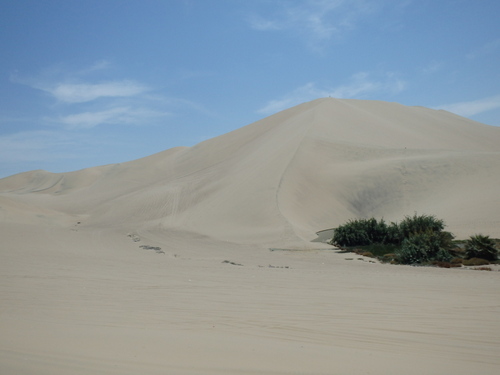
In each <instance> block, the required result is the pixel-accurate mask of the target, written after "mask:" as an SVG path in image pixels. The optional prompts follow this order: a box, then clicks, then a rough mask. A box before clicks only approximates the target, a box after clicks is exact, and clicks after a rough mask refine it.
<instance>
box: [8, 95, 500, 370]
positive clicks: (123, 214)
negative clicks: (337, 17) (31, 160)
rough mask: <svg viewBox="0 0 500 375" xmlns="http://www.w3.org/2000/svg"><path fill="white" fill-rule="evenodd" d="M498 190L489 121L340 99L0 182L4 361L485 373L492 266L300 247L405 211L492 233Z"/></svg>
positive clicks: (491, 361)
mask: <svg viewBox="0 0 500 375" xmlns="http://www.w3.org/2000/svg"><path fill="white" fill-rule="evenodd" d="M498 186H500V128H497V127H492V126H487V125H484V124H480V123H477V122H474V121H471V120H468V119H465V118H462V117H459V116H456V115H454V114H451V113H448V112H445V111H436V110H431V109H427V108H422V107H406V106H403V105H400V104H396V103H386V102H377V101H361V100H338V99H332V98H324V99H318V100H315V101H312V102H308V103H304V104H301V105H299V106H296V107H293V108H290V109H288V110H285V111H283V112H280V113H277V114H275V115H273V116H270V117H268V118H265V119H263V120H261V121H258V122H256V123H253V124H250V125H248V126H246V127H243V128H241V129H238V130H236V131H233V132H231V133H228V134H225V135H222V136H220V137H217V138H214V139H210V140H207V141H205V142H202V143H200V144H198V145H196V146H194V147H189V148H188V147H179V148H174V149H170V150H167V151H164V152H161V153H158V154H155V155H152V156H149V157H146V158H143V159H139V160H135V161H132V162H127V163H121V164H114V165H107V166H102V167H96V168H89V169H85V170H81V171H75V172H69V173H61V174H54V173H49V172H45V171H32V172H27V173H22V174H19V175H15V176H11V177H8V178H5V179H2V180H0V223H1V227H0V228H1V235H2V239H3V241H2V242H3V243H2V250H1V255H0V256H1V257H2V259H1V262H0V281H1V284H0V290H1V293H2V302H1V305H0V308H1V310H0V311H1V314H0V324H1V325H0V327H1V328H2V339H0V370H2V371H1V372H2V373H16V374H35V373H36V374H68V373H71V374H91V373H92V374H95V373H100V374H128V373H130V374H137V373H144V374H165V373H167V374H224V373H227V374H254V373H255V374H257V373H266V374H291V373H294V374H345V373H349V374H365V373H372V374H401V373H404V374H413V373H414V374H421V373H426V374H447V373H454V374H470V373H472V372H474V373H481V374H496V373H497V372H498V370H499V368H500V361H499V359H498V353H499V351H500V339H499V338H498V337H499V333H500V325H499V324H498V322H497V316H498V313H499V312H500V311H499V310H500V300H499V297H498V288H497V286H498V281H499V280H500V278H499V277H500V276H499V273H498V272H473V271H464V270H441V269H431V268H414V267H405V266H388V265H380V264H374V263H369V262H368V261H367V260H366V259H365V260H357V259H354V260H352V261H351V260H345V258H346V256H345V255H344V254H337V253H335V252H333V251H331V250H330V247H328V246H326V245H323V244H318V243H312V242H311V240H313V239H314V238H315V237H316V235H315V233H316V232H317V231H319V230H321V229H325V228H329V227H333V226H336V225H339V224H341V223H343V222H345V221H346V220H348V219H350V218H353V217H369V216H375V217H384V218H386V219H387V220H399V219H401V218H402V217H403V216H405V215H410V214H413V213H414V212H415V211H417V212H419V213H426V214H435V215H436V216H438V217H439V218H443V219H444V220H445V221H446V223H447V224H448V228H447V229H448V230H450V231H452V232H453V233H455V234H456V235H457V236H458V237H462V238H465V237H467V236H469V235H471V234H474V233H478V232H481V233H484V234H489V235H491V236H493V237H500V214H499V212H500V194H498ZM140 246H146V248H144V247H143V248H141V247H140ZM148 247H149V250H148ZM159 248H161V249H160V250H158V251H155V250H154V249H159ZM270 249H281V250H275V251H270ZM284 249H286V250H284ZM226 260H227V261H229V262H224V261H226Z"/></svg>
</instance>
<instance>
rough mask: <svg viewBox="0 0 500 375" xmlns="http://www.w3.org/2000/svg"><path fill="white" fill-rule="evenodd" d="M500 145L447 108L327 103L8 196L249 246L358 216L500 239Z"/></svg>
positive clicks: (56, 177)
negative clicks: (441, 223)
mask: <svg viewBox="0 0 500 375" xmlns="http://www.w3.org/2000/svg"><path fill="white" fill-rule="evenodd" d="M499 139H500V129H498V128H496V127H492V126H487V125H483V124H479V123H475V122H473V121H471V120H467V119H464V118H461V117H459V116H456V115H453V114H451V113H447V112H445V111H436V110H430V109H426V108H421V107H406V106H402V105H400V104H395V103H385V102H375V101H362V100H339V99H332V98H323V99H318V100H315V101H312V102H308V103H304V104H302V105H299V106H297V107H294V108H291V109H289V110H286V111H283V112H280V113H278V114H276V115H273V116H270V117H268V118H266V119H263V120H261V121H258V122H256V123H254V124H251V125H248V126H246V127H243V128H241V129H238V130H235V131H233V132H231V133H228V134H225V135H223V136H220V137H217V138H214V139H210V140H207V141H205V142H202V143H200V144H198V145H196V146H194V147H191V148H175V149H171V150H167V151H164V152H161V153H159V154H156V155H152V156H150V157H146V158H143V159H139V160H136V161H132V162H127V163H122V164H116V165H109V166H103V167H96V168H89V169H86V170H82V171H76V172H70V173H63V174H51V173H48V172H43V171H33V172H27V173H23V174H20V175H16V176H12V177H9V178H6V179H3V180H1V181H0V191H2V192H3V196H7V197H9V198H10V199H15V200H20V201H23V200H27V201H28V202H33V203H36V204H37V205H39V206H42V207H46V208H47V209H51V210H55V211H58V212H62V213H67V214H70V215H86V216H87V217H88V219H87V221H88V222H89V223H95V224H96V225H110V224H111V225H117V224H120V223H121V224H123V225H130V226H132V225H137V222H139V223H141V226H144V225H147V224H146V223H147V222H150V223H152V225H155V226H157V225H160V226H162V227H164V228H170V227H172V228H176V229H180V228H184V229H186V230H188V231H193V232H197V233H200V234H203V235H208V236H214V237H216V238H219V239H225V240H236V241H246V242H252V241H255V240H257V242H263V241H268V242H270V243H272V242H274V241H283V240H290V241H295V240H304V241H309V240H311V239H312V238H313V237H314V233H315V232H316V231H318V230H320V229H324V228H327V227H332V226H335V225H339V224H340V223H342V222H345V221H346V220H348V219H350V218H352V217H367V216H377V217H382V216H383V217H386V218H387V219H389V220H397V219H398V218H401V217H402V216H404V215H408V214H412V213H413V212H416V211H417V212H425V213H430V214H436V215H439V216H440V217H442V218H443V219H445V220H446V222H447V223H448V224H449V226H450V230H451V231H453V232H455V233H456V234H457V235H458V236H467V235H468V234H469V233H468V232H467V231H470V230H471V225H472V229H473V230H482V231H484V232H486V233H489V234H491V235H493V236H500V232H499V230H500V229H499V228H500V225H499V224H500V222H499V218H498V215H497V212H498V210H499V209H500V199H499V198H498V194H496V193H495V190H496V186H498V183H499V178H498V176H499V175H500V173H499V171H500V169H499V168H500V167H499V159H500V158H499V157H498V155H499V154H498V153H499V152H500V147H499V144H500V142H499ZM477 189H480V190H481V193H480V194H478V193H477ZM28 193H33V194H28ZM464 197H467V199H464ZM464 201H466V202H464ZM475 207H477V209H475ZM465 212H467V214H466V215H465V214H464V213H465ZM134 221H135V222H134ZM474 223H478V224H477V225H475V224H474ZM121 224H120V225H121Z"/></svg>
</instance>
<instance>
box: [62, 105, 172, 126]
mask: <svg viewBox="0 0 500 375" xmlns="http://www.w3.org/2000/svg"><path fill="white" fill-rule="evenodd" d="M168 115H169V113H168V112H160V111H155V110H151V109H147V108H130V107H116V108H111V109H107V110H103V111H94V112H81V113H76V114H72V115H68V116H64V117H60V118H59V122H60V123H62V124H64V125H65V126H66V127H68V128H70V129H88V128H93V127H95V126H98V125H104V124H127V125H130V124H133V125H134V124H143V123H145V122H148V121H151V120H154V119H158V118H161V117H165V116H168Z"/></svg>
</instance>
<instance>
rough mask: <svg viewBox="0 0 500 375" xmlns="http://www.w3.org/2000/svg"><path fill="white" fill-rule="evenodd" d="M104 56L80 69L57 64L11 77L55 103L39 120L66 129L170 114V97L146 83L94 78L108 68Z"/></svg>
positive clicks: (144, 122)
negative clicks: (32, 73)
mask: <svg viewBox="0 0 500 375" xmlns="http://www.w3.org/2000/svg"><path fill="white" fill-rule="evenodd" d="M110 66H111V64H110V63H109V62H108V61H106V60H101V61H97V62H95V63H94V64H92V65H91V66H89V67H84V68H82V69H75V70H73V71H70V70H69V69H67V68H65V67H63V66H61V65H58V66H55V67H50V68H48V69H45V70H44V72H43V73H42V74H40V75H39V76H38V77H19V76H12V77H11V81H12V82H14V83H19V84H23V85H26V86H29V87H31V88H34V89H37V90H41V91H43V92H45V93H47V94H49V95H50V97H51V98H53V99H54V100H55V102H56V103H57V104H58V105H56V106H48V107H47V109H46V112H47V114H46V115H45V116H44V117H43V119H42V118H41V119H39V122H40V123H50V124H51V125H57V124H59V125H62V126H63V127H64V128H65V129H73V130H74V129H90V128H94V127H96V126H99V125H109V124H122V125H148V124H152V123H157V122H158V120H160V119H162V118H164V117H166V116H169V115H170V114H171V113H170V112H168V111H166V110H165V107H166V106H167V104H165V103H168V102H172V99H171V98H169V97H165V96H163V95H162V94H160V93H158V92H155V90H153V88H151V87H149V86H148V85H146V84H143V83H141V82H137V81H135V80H131V79H121V80H106V81H98V80H97V81H96V79H95V76H96V75H95V74H94V73H96V72H99V75H102V72H103V71H106V70H108V69H109V68H110Z"/></svg>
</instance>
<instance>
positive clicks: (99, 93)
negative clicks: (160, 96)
mask: <svg viewBox="0 0 500 375" xmlns="http://www.w3.org/2000/svg"><path fill="white" fill-rule="evenodd" d="M37 88H38V89H40V90H43V91H46V92H48V93H49V94H51V95H53V96H54V98H56V99H57V100H60V101H62V102H66V103H85V102H90V101H93V100H96V99H99V98H113V97H128V96H135V95H138V94H141V93H143V92H145V91H147V90H148V88H147V87H146V86H145V85H142V84H140V83H137V82H133V81H127V80H125V81H114V82H103V83H57V84H55V85H53V86H45V87H44V86H40V87H37Z"/></svg>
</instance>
